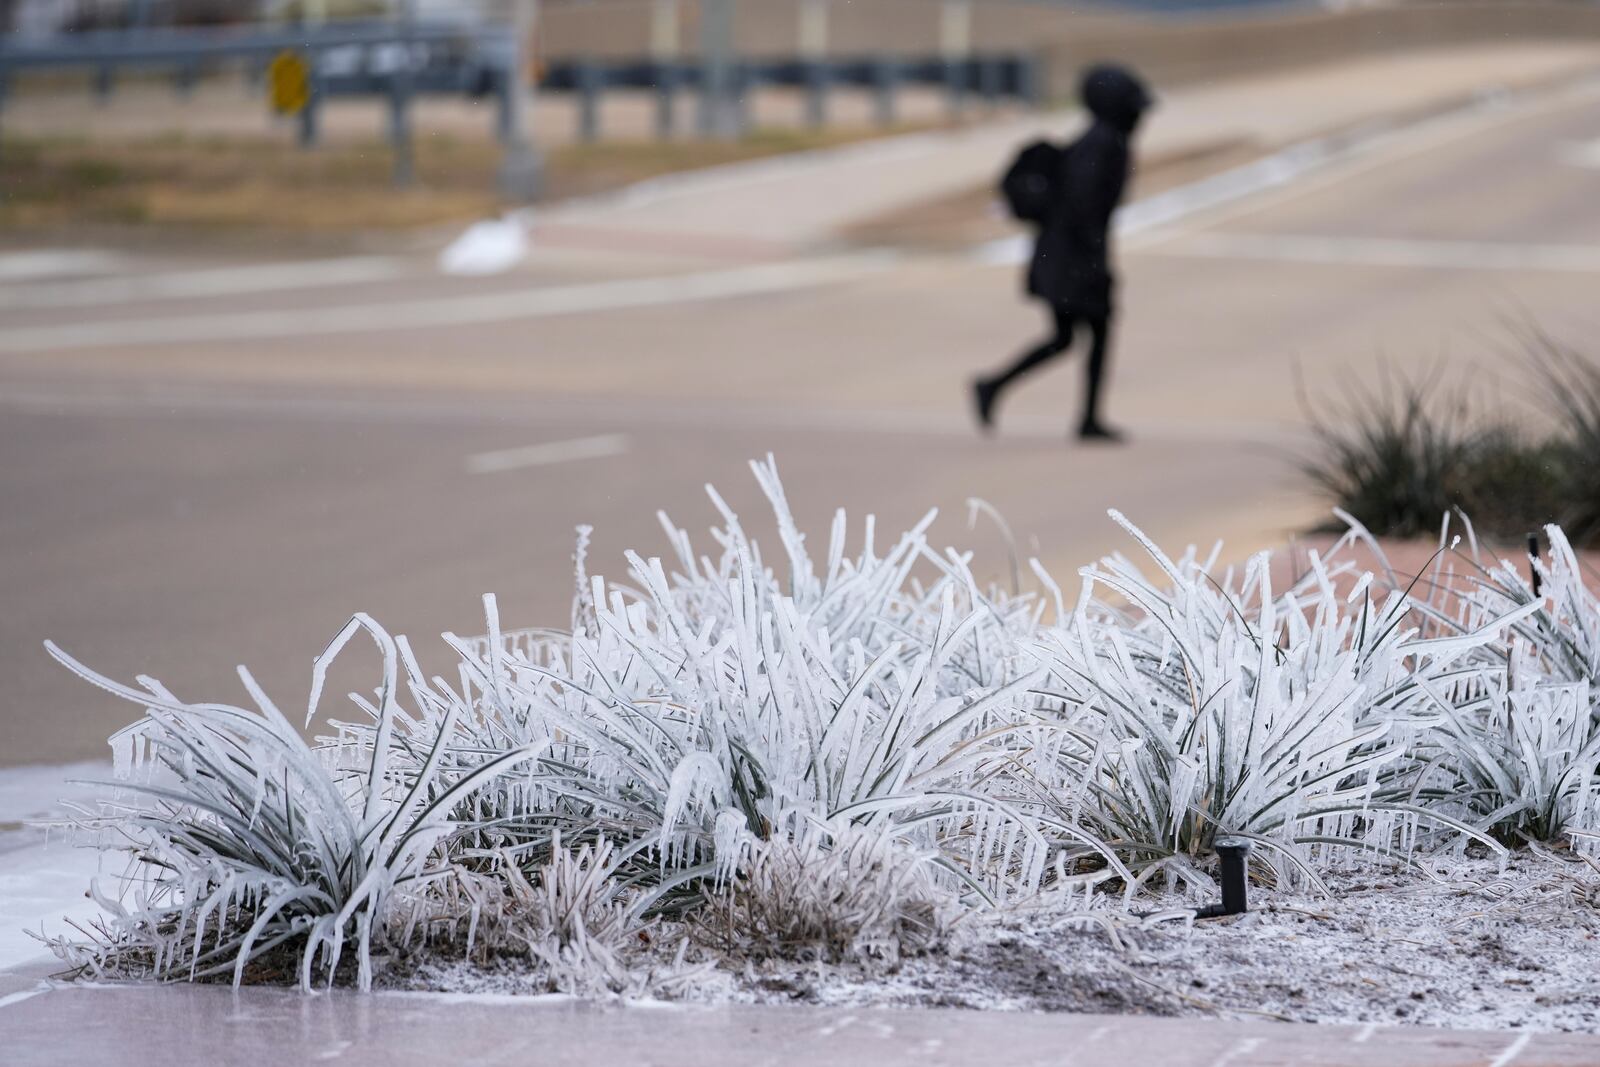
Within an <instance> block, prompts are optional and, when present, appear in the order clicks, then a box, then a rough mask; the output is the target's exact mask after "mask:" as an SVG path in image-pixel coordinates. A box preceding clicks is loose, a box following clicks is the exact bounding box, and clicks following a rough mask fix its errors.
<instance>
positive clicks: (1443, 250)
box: [1143, 230, 1600, 274]
mask: <svg viewBox="0 0 1600 1067" xmlns="http://www.w3.org/2000/svg"><path fill="white" fill-rule="evenodd" d="M1143 252H1144V254H1146V255H1159V256H1184V257H1191V258H1198V259H1260V260H1273V261H1276V262H1281V263H1319V264H1335V265H1340V266H1359V267H1411V268H1423V269H1436V270H1493V271H1566V272H1575V273H1581V274H1592V273H1600V245H1558V244H1502V243H1499V242H1495V241H1434V240H1415V239H1401V238H1389V237H1324V236H1312V235H1303V234H1254V233H1217V232H1215V231H1209V230H1208V231H1205V232H1202V233H1192V234H1189V235H1187V236H1185V237H1184V238H1183V239H1182V240H1179V241H1176V242H1173V243H1168V244H1163V245H1161V246H1160V247H1157V248H1146V249H1144V250H1143Z"/></svg>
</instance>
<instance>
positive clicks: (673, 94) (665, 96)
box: [656, 62, 678, 140]
mask: <svg viewBox="0 0 1600 1067" xmlns="http://www.w3.org/2000/svg"><path fill="white" fill-rule="evenodd" d="M677 126H678V64H677V63H674V62H658V63H657V64H656V136H657V137H660V138H662V139H663V140H665V139H667V138H669V137H671V136H672V135H673V133H674V132H675V131H676V129H677Z"/></svg>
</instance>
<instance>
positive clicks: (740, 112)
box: [0, 20, 1042, 184]
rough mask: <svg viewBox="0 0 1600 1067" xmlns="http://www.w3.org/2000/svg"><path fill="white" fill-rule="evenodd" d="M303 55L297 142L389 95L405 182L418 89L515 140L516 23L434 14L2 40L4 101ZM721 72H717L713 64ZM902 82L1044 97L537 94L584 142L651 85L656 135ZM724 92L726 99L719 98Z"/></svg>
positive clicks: (885, 81) (615, 79)
mask: <svg viewBox="0 0 1600 1067" xmlns="http://www.w3.org/2000/svg"><path fill="white" fill-rule="evenodd" d="M286 52H288V53H293V54H295V55H296V56H300V57H303V59H304V62H305V69H306V72H307V79H306V80H307V82H308V83H309V84H308V86H307V92H306V94H305V96H304V101H303V104H302V105H301V106H299V108H298V112H297V114H298V121H299V136H300V140H301V143H302V144H305V145H312V144H315V143H316V141H317V138H318V132H319V114H320V111H321V106H322V103H323V101H324V100H325V99H327V98H329V97H332V96H341V95H371V96H379V97H384V98H386V99H387V101H388V106H389V113H390V122H389V128H390V138H391V141H392V142H393V143H394V145H395V147H396V162H395V177H396V181H397V182H399V183H401V184H403V183H405V182H406V181H408V180H409V178H410V171H411V160H410V145H411V118H410V110H411V109H410V104H411V102H412V100H413V98H414V97H415V96H416V95H418V94H421V93H442V94H466V95H471V96H478V97H483V96H493V97H495V98H496V100H497V103H498V106H497V108H496V114H495V119H494V124H495V132H496V134H497V135H498V136H499V138H500V139H501V140H502V142H505V143H507V144H508V145H510V144H511V143H512V142H513V141H514V140H515V139H516V137H517V135H518V134H517V130H516V129H515V127H516V125H517V122H518V119H517V112H518V108H517V106H515V105H517V104H518V103H519V101H517V100H515V99H514V97H513V92H514V87H515V86H516V85H517V83H518V78H517V77H516V73H515V72H517V71H518V70H519V69H520V67H521V60H520V58H519V57H520V55H521V50H520V48H519V41H518V33H517V30H516V29H515V28H514V27H512V26H508V25H503V24H493V23H476V22H472V23H460V22H443V21H437V20H430V21H420V20H418V21H406V20H400V21H383V22H342V23H326V24H321V25H316V26H284V27H263V26H250V27H245V28H237V27H228V28H206V29H182V30H179V29H139V30H131V31H95V32H88V33H81V34H71V35H65V36H62V37H58V38H52V39H47V40H18V39H15V38H0V108H3V106H4V103H5V97H6V92H7V87H8V84H9V81H10V79H11V77H12V76H13V75H14V74H15V73H16V72H19V71H28V70H50V69H74V68H79V69H88V70H91V71H93V72H95V81H94V84H95V88H96V91H97V92H98V93H100V94H101V95H109V94H110V93H111V92H113V91H114V87H115V83H116V74H117V72H119V71H121V70H124V69H128V68H132V69H144V70H148V69H152V68H155V69H160V68H163V67H166V68H171V69H172V70H173V71H174V74H175V77H176V84H177V86H178V88H179V89H180V91H187V90H189V89H190V88H192V87H193V85H194V83H195V82H196V80H197V79H198V77H199V74H200V72H201V71H202V70H203V69H204V68H205V67H206V66H207V65H212V64H215V63H217V62H223V61H229V60H234V61H243V62H245V63H246V64H247V65H249V66H251V67H253V68H254V69H255V70H257V71H260V70H264V69H265V67H266V65H267V63H268V62H269V61H270V60H272V59H273V58H274V57H276V56H279V55H281V54H283V53H286ZM713 68H715V69H713ZM907 85H924V86H937V87H942V88H943V90H944V91H945V93H946V96H947V99H948V101H949V104H948V106H949V109H950V110H951V112H952V113H959V112H960V111H962V110H963V109H964V108H965V107H966V105H967V102H968V101H969V100H970V99H972V98H980V99H983V100H986V101H988V102H989V103H996V102H998V101H1000V100H1002V99H1007V98H1009V99H1013V100H1017V101H1021V102H1023V103H1026V104H1030V105H1031V104H1035V103H1037V102H1038V98H1039V94H1040V91H1041V85H1042V82H1041V79H1040V78H1039V76H1038V64H1037V61H1036V60H1035V59H1034V58H1033V57H1032V56H1027V55H1018V54H995V55H969V56H966V57H964V58H949V57H948V56H945V57H938V56H935V57H896V56H857V57H843V58H836V57H819V58H815V59H792V58H777V59H750V58H743V59H732V60H729V61H721V62H718V63H715V64H714V63H711V62H708V61H707V60H706V59H705V58H703V57H695V58H685V59H672V60H603V61H599V60H585V59H566V60H560V61H556V62H553V63H551V64H549V65H548V66H547V67H546V68H545V69H544V70H543V72H542V75H541V78H540V82H539V89H540V90H541V91H551V92H568V93H574V94H576V95H577V96H578V98H579V102H578V108H577V116H578V117H577V122H578V136H579V137H580V138H581V139H584V140H595V139H597V138H598V137H599V136H600V133H601V101H602V98H603V96H604V94H605V93H606V92H607V91H609V90H614V89H623V88H627V89H635V90H648V91H653V92H654V93H655V95H656V129H657V132H658V134H659V135H661V136H663V137H667V136H672V135H674V134H675V133H676V132H677V130H678V126H679V122H678V108H677V101H678V99H679V97H680V95H681V94H683V93H693V94H694V95H695V97H696V99H697V101H698V103H699V110H700V115H699V123H698V125H699V129H700V130H701V132H703V133H708V134H712V133H718V132H722V123H723V122H724V120H725V117H726V110H727V109H729V108H731V109H732V112H733V117H734V120H735V125H736V126H737V127H743V126H747V125H748V124H749V114H748V108H749V97H750V95H751V91H752V90H754V89H756V88H759V87H762V86H787V87H796V88H800V89H803V90H804V92H805V95H806V114H807V117H808V119H809V121H810V122H811V123H812V124H813V125H818V126H820V125H822V124H824V123H825V122H826V121H827V116H828V110H829V99H830V96H831V94H832V93H833V92H834V91H835V90H837V89H840V88H857V89H866V90H868V91H870V92H871V93H873V95H874V100H875V114H876V118H877V120H878V121H879V122H880V123H882V124H884V125H888V124H891V123H893V122H894V121H895V120H896V114H897V95H898V93H899V91H900V90H901V89H902V88H903V87H905V86H907ZM719 95H721V98H720V99H719Z"/></svg>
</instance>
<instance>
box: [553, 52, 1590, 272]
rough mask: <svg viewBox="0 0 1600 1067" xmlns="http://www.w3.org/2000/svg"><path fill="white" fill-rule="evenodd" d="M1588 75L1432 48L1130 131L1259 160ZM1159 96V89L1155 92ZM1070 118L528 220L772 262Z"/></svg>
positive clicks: (562, 230) (977, 168) (704, 174)
mask: <svg viewBox="0 0 1600 1067" xmlns="http://www.w3.org/2000/svg"><path fill="white" fill-rule="evenodd" d="M1597 70H1600V45H1597V44H1595V43H1593V42H1573V43H1547V44H1539V43H1518V44H1506V45H1474V46H1463V47H1459V48H1440V49H1433V50H1427V51H1419V52H1411V53H1405V54H1398V55H1383V56H1375V57H1370V58H1364V59H1359V60H1352V61H1345V62H1337V63H1327V64H1323V65H1319V66H1315V67H1308V68H1305V69H1302V70H1296V71H1293V72H1285V73H1278V74H1271V75H1264V76H1257V77H1250V78H1241V79H1237V80H1231V81H1218V82H1213V83H1209V84H1200V85H1192V86H1185V87H1182V88H1180V89H1178V90H1175V91H1174V92H1172V93H1171V94H1170V95H1167V96H1165V97H1164V98H1163V100H1162V104H1161V107H1160V108H1159V109H1158V110H1157V111H1155V112H1154V113H1153V114H1152V117H1151V119H1150V122H1149V125H1148V126H1147V127H1146V128H1145V129H1143V130H1142V131H1141V133H1140V134H1139V149H1140V152H1141V153H1142V155H1143V157H1144V158H1145V159H1146V160H1159V159H1161V158H1163V157H1180V156H1185V155H1190V154H1193V153H1195V152H1197V151H1201V150H1204V149H1206V148H1213V147H1216V146H1219V145H1241V144H1243V145H1248V146H1250V147H1252V148H1253V149H1255V150H1257V151H1260V152H1263V153H1265V152H1270V151H1272V150H1274V149H1276V148H1280V147H1282V146H1284V145H1286V144H1289V143H1292V142H1295V141H1300V140H1304V139H1307V138H1311V137H1316V136H1320V135H1323V134H1327V133H1331V132H1334V131H1337V130H1341V129H1346V128H1350V127H1353V126H1358V125H1361V124H1364V123H1371V122H1376V121H1383V120H1393V119H1396V118H1404V117H1409V116H1416V115H1419V114H1424V113H1427V112H1429V111H1432V110H1438V109H1443V108H1447V107H1451V106H1455V105H1459V104H1462V103H1465V102H1467V101H1469V100H1471V99H1473V98H1474V97H1475V96H1478V95H1480V94H1484V93H1492V92H1496V91H1503V90H1518V89H1529V88H1534V87H1537V86H1540V85H1546V84H1551V83H1556V82H1560V81H1562V80H1566V79H1570V78H1575V77H1579V76H1581V75H1583V74H1585V73H1589V72H1593V71H1597ZM1157 89H1158V91H1159V89H1160V87H1159V86H1157ZM1075 122H1076V120H1075V118H1074V116H1073V115H1072V114H1070V113H1058V114H1046V115H1030V116H1026V117H1022V118H1016V119H1010V120H1004V121H997V122H994V123H991V124H985V125H981V126H974V127H971V128H967V129H962V130H956V131H948V132H933V133H920V134H911V135H907V136H904V137H897V138H890V139H887V140H882V141H874V142H868V143H865V144H861V145H853V146H849V147H845V148H840V149H830V150H825V151H820V152H814V153H807V154H804V155H796V156H786V157H777V158H774V159H770V160H762V161H758V162H754V163H746V164H737V165H733V166H728V167H721V168H715V169H712V170H704V171H694V172H687V173H684V174H681V175H676V176H671V177H667V178H662V179H658V180H655V181H652V182H647V183H645V184H642V185H638V186H634V187H632V188H630V189H626V190H623V191H622V192H620V193H618V194H614V195H607V196H602V197H597V198H593V199H589V200H585V201H582V202H574V203H570V204H567V205H559V206H556V207H553V208H550V209H546V210H543V211H540V212H537V213H536V218H537V222H538V224H539V226H541V227H544V228H545V229H546V230H548V231H550V232H551V233H552V234H555V233H559V235H560V238H561V240H562V242H563V243H571V242H572V241H573V238H574V237H575V236H577V235H581V234H582V232H584V231H590V232H592V233H594V234H595V235H596V236H597V238H598V237H599V236H600V235H604V236H605V237H607V238H608V239H610V240H611V242H612V243H613V244H614V243H615V241H616V238H617V237H618V235H621V234H633V235H635V236H636V237H637V239H638V240H639V241H640V242H641V244H643V245H653V246H659V245H660V243H661V242H662V241H663V240H664V239H675V240H679V241H682V242H684V243H686V244H689V245H712V244H715V243H717V242H724V243H728V244H730V245H738V246H740V247H744V248H749V247H758V246H767V247H768V248H769V250H770V251H771V252H772V253H773V254H779V253H781V252H784V251H798V250H802V249H805V248H808V247H813V246H817V245H824V244H827V243H828V242H830V241H832V240H835V239H836V238H837V237H838V236H839V234H840V233H841V232H842V231H844V230H846V229H847V228H849V227H851V226H854V225H858V224H860V223H862V222H865V221H867V220H869V219H873V218H875V217H877V216H879V215H882V214H884V213H886V212H890V211H894V210H897V209H902V208H905V207H906V206H907V205H910V204H914V203H917V202H920V201H928V200H937V199H939V198H941V197H946V196H951V195H955V194H958V193H961V192H964V191H966V190H969V189H972V188H974V187H976V186H978V185H981V184H983V183H985V182H989V181H992V180H994V179H995V178H996V176H997V175H998V173H999V171H1000V170H1001V168H1003V166H1004V165H1005V163H1006V162H1007V160H1008V159H1009V158H1010V157H1011V155H1012V153H1013V152H1014V151H1015V150H1016V148H1017V147H1018V146H1020V145H1022V144H1024V143H1026V142H1027V141H1029V140H1032V139H1035V138H1038V137H1044V136H1053V137H1061V136H1063V135H1064V134H1065V133H1068V132H1070V131H1071V129H1072V128H1073V127H1074V125H1075Z"/></svg>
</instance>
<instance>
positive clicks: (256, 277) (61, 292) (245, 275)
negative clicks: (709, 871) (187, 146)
mask: <svg viewBox="0 0 1600 1067" xmlns="http://www.w3.org/2000/svg"><path fill="white" fill-rule="evenodd" d="M404 273H405V272H404V269H403V267H402V264H401V261H400V260H398V259H394V258H391V257H388V256H351V257H348V258H344V259H322V260H311V261H309V262H303V263H259V264H251V265H248V266H242V267H216V268H211V269H207V270H188V271H172V272H170V273H165V274H122V275H118V276H116V277H112V278H90V279H84V280H81V281H73V282H57V283H55V284H52V285H49V286H44V285H29V286H19V287H15V288H0V309H23V310H26V309H29V308H67V307H103V306H105V305H106V304H130V303H133V302H135V301H144V300H175V299H182V298H185V297H208V296H238V295H241V294H246V293H271V292H283V291H285V290H293V289H314V288H319V287H321V286H325V285H351V284H355V283H360V282H383V281H392V280H393V279H395V278H399V277H401V276H402V275H403V274H404Z"/></svg>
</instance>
